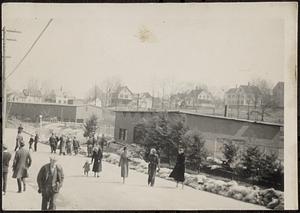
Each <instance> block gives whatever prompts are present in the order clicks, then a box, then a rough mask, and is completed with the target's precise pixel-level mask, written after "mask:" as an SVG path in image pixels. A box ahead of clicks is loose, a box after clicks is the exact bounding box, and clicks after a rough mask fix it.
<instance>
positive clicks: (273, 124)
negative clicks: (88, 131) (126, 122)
mask: <svg viewBox="0 0 300 213" xmlns="http://www.w3.org/2000/svg"><path fill="white" fill-rule="evenodd" d="M114 112H131V113H153V112H154V113H155V112H167V113H179V114H180V113H182V114H188V115H196V116H203V117H210V118H217V119H223V120H234V121H241V122H247V123H257V124H263V125H272V126H280V127H283V124H280V123H271V122H265V121H253V120H247V119H240V118H231V117H224V116H218V115H207V114H201V113H196V112H189V111H184V110H180V111H178V110H165V111H162V110H160V111H157V110H142V111H136V110H115V111H114Z"/></svg>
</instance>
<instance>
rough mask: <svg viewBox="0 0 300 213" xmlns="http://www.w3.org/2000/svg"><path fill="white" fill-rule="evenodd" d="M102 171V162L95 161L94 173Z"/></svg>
mask: <svg viewBox="0 0 300 213" xmlns="http://www.w3.org/2000/svg"><path fill="white" fill-rule="evenodd" d="M101 171H102V161H101V160H99V161H96V160H95V161H94V164H93V172H101Z"/></svg>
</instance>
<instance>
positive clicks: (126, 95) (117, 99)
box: [109, 86, 133, 107]
mask: <svg viewBox="0 0 300 213" xmlns="http://www.w3.org/2000/svg"><path fill="white" fill-rule="evenodd" d="M109 99H110V100H109V106H112V107H118V106H127V105H128V104H129V103H130V102H131V101H132V99H133V93H132V92H131V91H130V90H129V89H128V87H127V86H119V87H118V88H117V89H116V90H115V91H112V92H111V93H110V94H109Z"/></svg>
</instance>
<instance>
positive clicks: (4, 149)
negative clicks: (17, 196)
mask: <svg viewBox="0 0 300 213" xmlns="http://www.w3.org/2000/svg"><path fill="white" fill-rule="evenodd" d="M10 159H11V154H10V153H9V152H8V151H7V146H6V145H4V144H2V192H3V195H5V193H6V186H7V174H8V167H9V162H10Z"/></svg>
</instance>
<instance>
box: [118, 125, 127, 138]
mask: <svg viewBox="0 0 300 213" xmlns="http://www.w3.org/2000/svg"><path fill="white" fill-rule="evenodd" d="M119 139H120V140H123V141H125V140H127V129H122V128H120V129H119Z"/></svg>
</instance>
